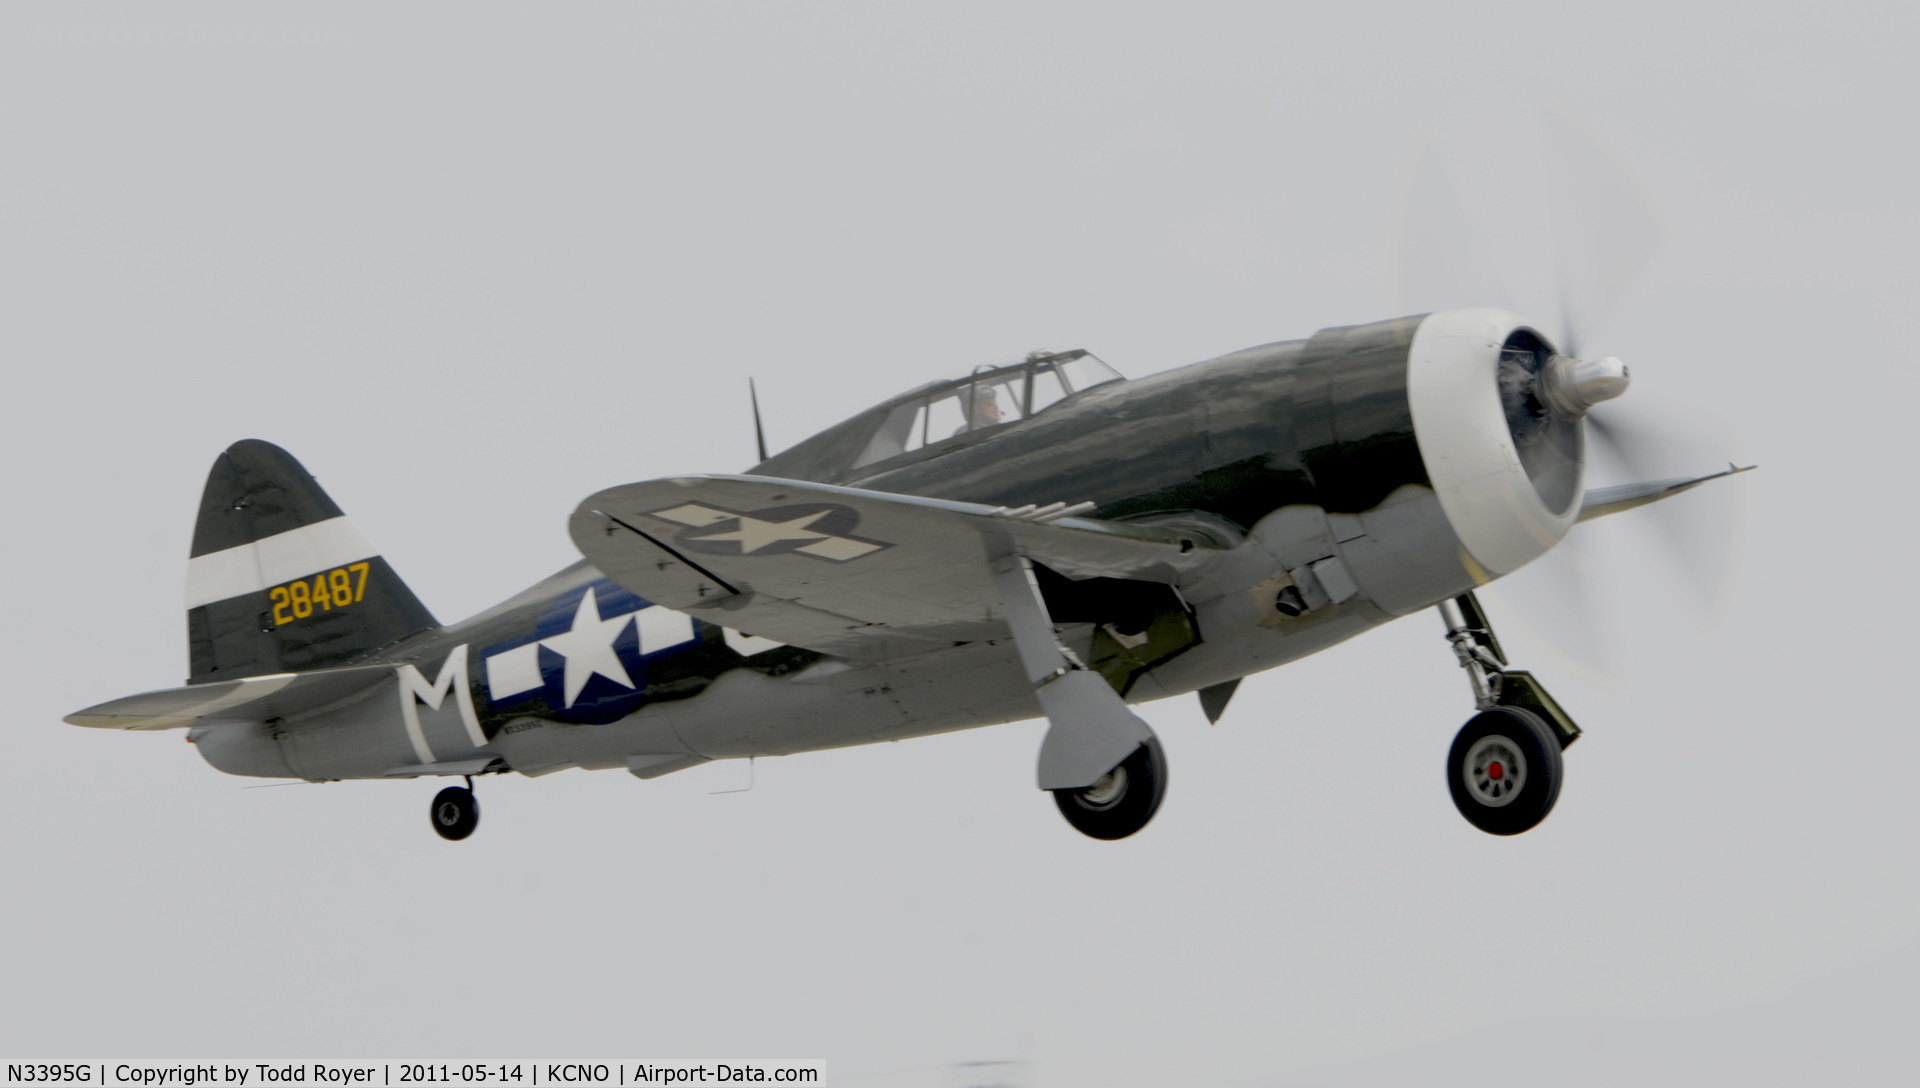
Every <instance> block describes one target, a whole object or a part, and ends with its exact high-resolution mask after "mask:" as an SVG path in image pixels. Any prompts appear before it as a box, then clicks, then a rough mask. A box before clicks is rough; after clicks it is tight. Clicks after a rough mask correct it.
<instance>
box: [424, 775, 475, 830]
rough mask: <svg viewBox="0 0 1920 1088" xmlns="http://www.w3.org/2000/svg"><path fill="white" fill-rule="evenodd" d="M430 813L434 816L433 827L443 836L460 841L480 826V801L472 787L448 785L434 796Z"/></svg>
mask: <svg viewBox="0 0 1920 1088" xmlns="http://www.w3.org/2000/svg"><path fill="white" fill-rule="evenodd" d="M428 814H429V815H431V816H432V817H433V829H434V830H435V831H438V832H439V833H440V837H441V838H443V839H452V840H454V841H455V842H458V841H459V840H461V839H464V838H466V837H467V836H468V835H471V834H473V829H474V828H476V827H479V826H480V801H479V799H478V798H476V797H474V795H473V791H472V790H470V789H466V788H464V787H461V786H448V787H447V788H446V789H444V790H441V791H440V792H439V793H438V794H437V795H435V796H434V799H433V808H432V809H431V810H429V813H428Z"/></svg>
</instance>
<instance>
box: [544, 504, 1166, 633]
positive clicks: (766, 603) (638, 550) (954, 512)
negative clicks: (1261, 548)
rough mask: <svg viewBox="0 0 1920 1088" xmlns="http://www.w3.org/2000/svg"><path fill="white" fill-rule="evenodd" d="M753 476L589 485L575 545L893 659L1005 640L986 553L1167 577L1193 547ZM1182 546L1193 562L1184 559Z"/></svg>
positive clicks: (1076, 574) (683, 588) (787, 625)
mask: <svg viewBox="0 0 1920 1088" xmlns="http://www.w3.org/2000/svg"><path fill="white" fill-rule="evenodd" d="M1073 509H1075V508H1072V507H1066V506H1064V504H1060V503H1056V504H1054V506H1053V507H1051V508H1039V509H1036V508H1033V507H1023V508H1020V509H1015V510H1009V509H1007V508H1005V507H993V506H984V505H981V504H978V503H966V502H953V501H949V500H946V499H929V498H921V497H919V496H913V495H893V494H888V493H885V492H879V491H863V490H860V489H858V488H849V487H835V486H832V485H830V484H816V483H803V482H800V481H796V480H781V479H776V478H771V477H764V476H679V477H674V478H672V479H666V480H652V481H649V482H646V483H637V484H627V485H625V486H622V487H614V488H609V489H607V490H605V491H602V492H600V493H598V494H596V495H593V496H591V497H590V498H588V499H587V500H586V501H585V502H583V503H581V504H580V506H579V508H578V509H577V510H575V511H574V514H573V519H572V522H571V523H570V525H569V530H570V532H571V533H572V536H573V542H574V544H575V545H576V546H578V547H579V549H580V551H581V553H582V554H583V555H585V556H586V557H587V559H588V560H589V561H591V562H592V563H593V565H594V566H596V567H598V568H600V570H601V571H602V572H604V573H605V574H606V575H607V577H609V578H612V579H613V580H614V581H616V582H618V583H620V584H621V585H623V586H625V587H626V588H628V589H629V590H632V591H633V592H634V593H636V594H638V595H640V596H641V597H644V598H646V599H647V600H649V601H652V602H654V603H656V604H661V605H665V606H666V607H668V608H674V609H682V610H687V609H691V610H695V612H696V614H700V615H701V616H702V618H704V619H708V620H710V621H712V622H714V623H721V624H724V625H726V626H728V627H732V628H734V629H736V630H739V631H745V632H750V633H752V634H755V635H760V636H763V637H766V638H772V639H778V640H779V641H781V642H786V643H791V644H793V645H795V646H804V647H807V648H809V649H813V650H819V651H822V652H824V653H832V654H840V655H845V656H853V657H874V656H898V655H900V654H902V653H912V652H916V651H921V650H930V649H935V648H938V647H941V646H947V645H952V644H953V643H956V642H971V641H977V640H980V639H988V638H1004V637H1006V636H1007V633H1008V632H1007V626H1006V617H1005V612H1004V610H1003V609H1002V607H1001V605H1000V599H999V596H998V593H997V592H996V590H995V588H994V583H993V574H992V571H991V570H990V569H989V560H990V559H992V558H993V557H995V556H998V555H1005V554H1013V553H1019V554H1024V555H1026V556H1028V557H1030V558H1032V559H1034V560H1035V561H1037V562H1040V563H1044V564H1045V565H1046V566H1048V567H1050V568H1052V569H1053V570H1055V571H1058V572H1059V573H1061V574H1064V575H1066V576H1068V577H1070V578H1092V577H1110V578H1131V579H1136V580H1141V581H1151V582H1164V583H1173V582H1175V581H1177V580H1178V578H1179V570H1178V569H1177V566H1178V565H1182V564H1179V560H1180V559H1181V557H1182V556H1183V554H1185V553H1188V552H1193V551H1195V550H1196V549H1197V548H1198V547H1200V546H1201V545H1199V543H1198V542H1193V541H1191V540H1190V539H1187V540H1183V539H1182V538H1181V537H1180V536H1179V535H1177V534H1176V533H1173V532H1171V531H1168V530H1164V529H1157V528H1152V527H1149V526H1139V525H1128V524H1123V523H1116V522H1108V521H1099V520H1095V519H1088V518H1078V517H1062V516H1060V515H1061V514H1063V513H1071V512H1072V511H1073ZM1194 558H1197V556H1195V557H1194Z"/></svg>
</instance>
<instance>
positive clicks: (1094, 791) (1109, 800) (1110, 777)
mask: <svg viewBox="0 0 1920 1088" xmlns="http://www.w3.org/2000/svg"><path fill="white" fill-rule="evenodd" d="M1126 795H1127V769H1126V768H1125V767H1115V768H1114V769H1113V770H1111V771H1108V772H1107V773H1106V774H1103V775H1101V776H1100V777H1099V778H1097V779H1095V780H1094V782H1093V785H1091V786H1088V787H1087V788H1086V789H1084V790H1081V791H1080V796H1079V798H1078V800H1079V801H1080V803H1081V804H1082V805H1085V806H1086V807H1088V808H1091V809H1103V808H1112V807H1113V806H1114V805H1116V804H1118V803H1119V801H1120V799H1121V798H1122V797H1125V796H1126Z"/></svg>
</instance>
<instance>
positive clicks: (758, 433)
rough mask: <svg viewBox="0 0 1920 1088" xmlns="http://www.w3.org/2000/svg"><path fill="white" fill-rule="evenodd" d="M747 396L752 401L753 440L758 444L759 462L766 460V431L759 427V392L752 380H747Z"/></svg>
mask: <svg viewBox="0 0 1920 1088" xmlns="http://www.w3.org/2000/svg"><path fill="white" fill-rule="evenodd" d="M747 396H748V397H750V398H752V400H753V438H754V441H756V442H758V443H759V444H760V460H762V461H765V460H766V459H767V431H766V428H765V427H762V426H761V425H760V391H759V390H758V389H755V388H754V387H753V379H752V378H748V379H747Z"/></svg>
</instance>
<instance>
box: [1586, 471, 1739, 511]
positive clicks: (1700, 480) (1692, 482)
mask: <svg viewBox="0 0 1920 1088" xmlns="http://www.w3.org/2000/svg"><path fill="white" fill-rule="evenodd" d="M1758 467H1760V466H1758V465H1747V466H1746V467H1744V468H1735V467H1734V466H1733V465H1731V464H1730V465H1728V466H1727V470H1726V471H1725V472H1716V473H1713V474H1712V475H1709V476H1692V477H1687V476H1678V477H1675V478H1673V479H1671V480H1651V481H1648V482H1647V483H1641V484H1621V485H1620V486H1618V487H1596V488H1593V489H1592V490H1590V491H1588V492H1587V493H1586V495H1585V496H1584V497H1582V498H1581V500H1580V520H1581V521H1592V520H1593V519H1594V518H1603V517H1606V516H1607V515H1608V514H1618V513H1619V512H1620V511H1622V510H1631V509H1633V508H1634V507H1636V506H1645V505H1647V504H1648V503H1650V502H1659V501H1660V500H1661V499H1667V498H1672V497H1673V496H1675V495H1678V494H1680V493H1681V492H1682V491H1691V490H1693V489H1694V488H1696V487H1699V486H1700V485H1701V484H1704V483H1706V482H1707V481H1709V480H1719V479H1723V478H1725V477H1727V476H1738V475H1739V474H1740V473H1742V472H1752V471H1753V470H1754V469H1756V468H1758Z"/></svg>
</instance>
